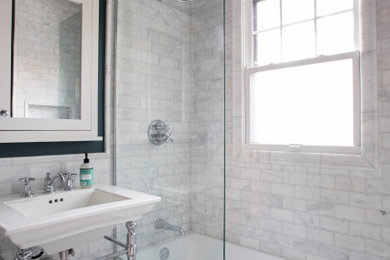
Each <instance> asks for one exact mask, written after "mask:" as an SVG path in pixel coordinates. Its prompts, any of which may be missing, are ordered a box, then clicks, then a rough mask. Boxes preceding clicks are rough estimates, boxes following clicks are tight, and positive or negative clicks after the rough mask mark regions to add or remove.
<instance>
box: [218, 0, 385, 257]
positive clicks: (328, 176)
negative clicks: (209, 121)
mask: <svg viewBox="0 0 390 260" xmlns="http://www.w3.org/2000/svg"><path fill="white" fill-rule="evenodd" d="M362 2H365V3H366V4H368V6H371V7H373V13H374V14H375V13H376V20H375V17H370V19H373V24H376V35H375V32H374V35H373V37H372V39H370V40H375V38H376V45H377V46H376V49H374V50H373V51H372V52H371V53H369V55H373V56H376V60H377V62H376V63H375V64H373V66H372V68H373V69H374V70H375V68H376V67H377V71H374V73H373V74H375V76H374V77H375V79H374V80H373V82H376V81H377V84H370V85H368V86H367V88H368V91H369V92H372V93H374V94H373V96H374V97H375V98H373V100H371V101H369V102H372V103H370V104H369V105H370V106H371V107H374V108H375V107H377V110H375V109H372V110H371V111H367V112H368V113H369V115H370V116H372V118H374V120H373V121H374V122H377V123H376V124H374V128H373V129H375V130H374V131H372V132H371V135H372V136H374V137H375V138H376V139H375V138H374V139H373V147H375V146H376V147H377V148H376V151H374V153H373V154H374V155H375V156H374V158H373V160H372V161H373V162H374V163H373V164H372V166H364V167H363V166H358V165H356V163H355V162H354V161H351V160H348V159H347V158H345V157H343V156H335V157H334V158H333V160H332V161H329V160H326V158H327V157H326V156H319V155H315V154H312V155H306V156H303V155H299V154H296V155H295V156H291V154H290V155H286V154H283V153H272V154H271V153H269V154H263V157H260V158H255V159H254V158H252V159H251V158H245V159H239V158H237V157H234V154H235V153H234V146H235V145H237V144H236V143H234V142H233V141H232V140H235V139H234V135H233V133H234V129H237V127H239V125H238V124H237V120H236V119H239V116H240V115H239V114H238V113H237V109H236V107H235V106H234V105H235V104H236V103H237V102H236V101H235V100H237V99H235V98H236V96H235V93H237V91H239V87H238V88H237V86H239V84H240V83H239V82H237V81H233V79H234V78H237V77H236V76H237V73H239V72H237V70H236V69H234V68H235V67H234V66H240V64H239V63H238V64H237V61H238V60H239V59H238V56H239V55H240V52H239V51H240V50H239V48H238V47H237V46H239V42H240V35H239V28H238V26H239V19H240V18H239V12H238V11H237V10H239V9H240V8H239V7H240V6H239V5H240V3H239V1H236V0H228V1H227V14H226V16H227V17H226V25H227V35H226V40H227V45H226V47H227V49H226V51H227V85H226V87H227V114H226V117H227V143H228V144H227V147H228V149H227V156H226V160H227V164H228V166H227V180H226V181H227V191H226V194H227V212H226V214H227V225H226V233H227V240H229V241H232V242H234V243H237V244H240V245H243V246H246V247H250V248H254V249H256V250H261V251H264V252H268V253H270V254H273V255H278V256H282V257H284V258H286V259H295V260H347V259H348V260H388V259H390V150H389V149H390V134H389V133H390V1H387V0H376V1H375V0H367V1H366V0H362ZM375 5H376V6H375ZM366 11H367V10H366ZM370 33H373V32H368V31H365V30H364V29H363V34H364V35H366V36H367V35H369V34H370ZM335 40H337V39H335ZM233 86H234V89H233ZM367 88H366V89H367ZM365 93H366V92H363V95H365ZM363 99H364V97H363ZM366 105H367V103H363V109H365V108H366V107H367V106H366ZM368 124H369V122H367V121H364V122H363V127H364V128H367V125H368ZM363 142H365V141H363ZM375 152H377V153H375ZM255 155H256V154H255V153H253V156H255ZM256 160H257V162H256ZM243 258H245V257H244V256H243Z"/></svg>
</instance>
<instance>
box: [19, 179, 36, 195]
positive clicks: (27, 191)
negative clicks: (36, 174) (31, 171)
mask: <svg viewBox="0 0 390 260" xmlns="http://www.w3.org/2000/svg"><path fill="white" fill-rule="evenodd" d="M19 181H20V182H23V183H24V192H23V193H22V195H21V196H22V197H23V198H31V197H33V196H34V193H32V191H31V184H32V183H33V182H34V181H35V179H34V178H28V177H24V178H20V179H19Z"/></svg>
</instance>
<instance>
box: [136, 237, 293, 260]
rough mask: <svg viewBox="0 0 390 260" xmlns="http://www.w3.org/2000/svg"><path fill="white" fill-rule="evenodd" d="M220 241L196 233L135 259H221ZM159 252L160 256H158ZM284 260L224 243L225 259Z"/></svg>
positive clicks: (172, 241)
mask: <svg viewBox="0 0 390 260" xmlns="http://www.w3.org/2000/svg"><path fill="white" fill-rule="evenodd" d="M167 251H169V256H168V257H167V258H165V257H164V256H167ZM222 252H223V249H222V241H220V240H217V239H213V238H210V237H207V236H203V235H198V234H189V235H186V236H185V237H184V238H179V239H174V240H169V241H167V242H164V243H161V244H159V245H158V246H155V247H153V248H150V249H146V250H144V251H142V250H141V252H139V253H138V255H137V260H161V259H163V260H222ZM160 254H161V256H162V257H161V258H160ZM237 259H245V260H259V259H261V260H285V259H282V258H280V257H276V256H272V255H268V254H264V253H261V252H259V251H256V250H252V249H249V248H245V247H242V246H238V245H235V244H232V243H228V242H227V243H226V260H237Z"/></svg>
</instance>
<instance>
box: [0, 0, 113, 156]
mask: <svg viewBox="0 0 390 260" xmlns="http://www.w3.org/2000/svg"><path fill="white" fill-rule="evenodd" d="M15 1H17V0H14V2H15ZM99 5H100V9H99V66H98V70H99V79H98V84H99V85H98V95H99V97H98V135H99V136H104V81H105V75H104V74H105V69H104V68H105V39H106V0H99ZM14 8H15V7H14V5H13V11H12V12H13V17H14V16H15V15H14V14H15V9H14ZM12 53H13V45H12ZM11 63H12V61H11ZM104 142H105V141H104V139H103V141H96V142H50V143H48V142H45V143H1V144H0V157H20V156H38V155H57V154H58V155H59V154H78V153H85V152H87V153H102V152H104Z"/></svg>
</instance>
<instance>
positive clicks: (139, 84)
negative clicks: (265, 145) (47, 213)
mask: <svg viewBox="0 0 390 260" xmlns="http://www.w3.org/2000/svg"><path fill="white" fill-rule="evenodd" d="M117 12H118V14H117V39H116V42H117V46H116V97H115V100H116V105H115V118H116V120H115V127H116V137H115V138H116V148H115V149H116V183H117V185H118V186H121V187H125V188H129V189H132V190H136V191H141V192H146V193H149V194H153V195H157V196H160V197H161V199H162V201H161V202H160V203H159V204H158V205H157V206H156V207H155V208H154V209H153V211H152V212H150V213H149V214H146V215H144V216H143V217H142V218H140V219H138V220H137V224H138V226H137V235H138V239H137V244H138V252H137V254H138V255H137V259H139V260H149V259H172V260H175V259H177V260H179V259H180V260H187V259H188V260H195V259H197V260H208V259H210V260H217V259H223V238H224V26H223V21H224V3H223V0H192V1H186V2H183V1H178V0H161V1H160V0H147V1H127V0H118V5H117ZM154 120H161V121H162V122H163V123H166V124H168V125H169V128H165V126H164V125H163V123H162V122H159V123H158V124H156V125H155V126H156V128H155V129H154V130H153V131H151V132H152V137H148V134H147V133H148V129H149V127H150V124H151V123H152V122H153V121H154ZM167 130H168V131H167ZM165 132H167V134H165ZM171 132H173V134H171ZM161 133H162V134H161ZM169 134H171V135H169ZM150 138H151V139H153V140H154V141H156V140H157V139H158V140H162V141H163V143H162V144H152V142H151V140H150ZM164 141H166V142H164ZM183 230H184V232H183ZM117 235H118V238H119V239H123V237H124V236H125V235H126V230H125V228H124V227H122V226H119V227H118V232H117ZM167 257H169V258H167Z"/></svg>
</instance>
